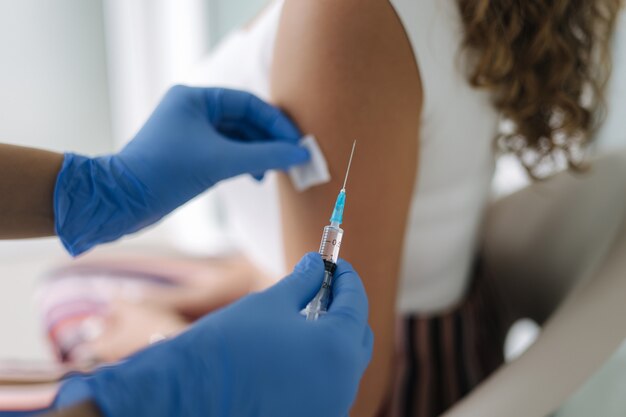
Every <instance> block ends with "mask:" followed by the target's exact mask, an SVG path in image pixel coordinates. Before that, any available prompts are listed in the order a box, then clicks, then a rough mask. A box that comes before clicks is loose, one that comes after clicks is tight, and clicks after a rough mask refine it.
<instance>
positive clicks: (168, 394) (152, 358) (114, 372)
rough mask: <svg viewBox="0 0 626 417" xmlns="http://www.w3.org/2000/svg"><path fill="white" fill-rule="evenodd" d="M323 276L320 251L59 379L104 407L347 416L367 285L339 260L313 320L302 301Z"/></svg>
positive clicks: (67, 399) (359, 365)
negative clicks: (152, 341)
mask: <svg viewBox="0 0 626 417" xmlns="http://www.w3.org/2000/svg"><path fill="white" fill-rule="evenodd" d="M323 276H324V265H323V263H322V260H321V258H320V256H319V255H318V254H316V253H310V254H308V255H306V256H305V257H304V258H303V259H302V260H301V261H300V263H299V264H298V265H297V266H296V268H295V270H294V272H293V273H292V274H291V275H290V276H288V277H287V278H285V279H284V280H283V281H281V282H279V283H278V284H276V285H275V286H274V287H272V288H270V289H268V290H266V291H264V292H262V293H258V294H253V295H250V296H248V297H245V298H243V299H241V300H240V301H238V302H236V303H234V304H232V305H231V306H229V307H227V308H224V309H222V310H220V311H218V312H216V313H214V314H210V315H208V316H205V317H204V318H203V319H202V320H201V321H199V322H198V323H196V324H195V325H194V326H193V327H192V328H191V329H190V330H188V331H187V332H185V333H183V334H182V335H180V336H179V337H177V338H175V339H172V340H169V341H166V342H161V343H159V344H157V345H153V346H152V347H150V348H148V349H146V350H144V351H143V352H140V353H138V354H136V355H135V356H133V357H131V358H130V359H129V360H128V361H126V362H124V363H122V364H119V365H117V366H112V367H109V368H105V369H102V370H100V371H98V372H96V373H95V374H94V375H92V376H88V377H76V378H74V379H72V380H70V381H68V382H67V383H66V384H65V385H64V386H63V387H62V389H61V391H60V393H59V395H58V397H57V400H56V407H58V408H60V407H63V406H68V405H72V404H75V403H77V402H79V401H84V400H86V399H91V400H93V401H95V403H96V405H97V406H98V407H99V408H100V410H101V411H102V412H103V414H104V415H105V416H106V417H121V416H136V417H143V416H145V417H148V416H149V417H160V416H163V417H171V416H179V417H217V416H220V417H222V416H224V417H226V416H237V417H247V416H268V417H281V416H285V417H294V416H298V417H308V416H311V417H322V416H323V417H344V416H346V415H347V413H348V410H349V408H350V405H351V404H352V402H353V401H354V398H355V395H356V392H357V388H358V384H359V380H360V379H361V376H362V374H363V372H364V371H365V368H366V367H367V364H368V363H369V360H370V357H371V353H372V343H373V336H372V331H371V329H370V327H369V326H368V324H367V314H368V307H367V297H366V295H365V290H364V288H363V285H362V283H361V281H360V279H359V277H358V275H357V274H356V272H355V271H354V270H353V269H352V266H351V265H350V264H348V263H347V262H345V261H340V262H339V263H338V265H337V270H336V272H335V281H334V286H333V303H332V304H331V306H330V309H329V311H328V314H326V315H324V316H323V317H322V318H320V319H319V320H318V321H306V320H305V318H304V317H303V316H302V315H301V314H300V310H301V309H302V308H303V307H305V306H306V304H307V303H308V302H309V301H310V300H311V298H313V296H314V295H315V294H316V292H317V290H318V289H319V287H320V285H321V283H322V278H323Z"/></svg>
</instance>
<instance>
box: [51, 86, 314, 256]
mask: <svg viewBox="0 0 626 417" xmlns="http://www.w3.org/2000/svg"><path fill="white" fill-rule="evenodd" d="M300 136H301V135H300V132H299V131H298V129H297V128H296V127H295V126H294V124H293V123H292V122H291V121H290V120H289V119H288V118H287V117H286V116H285V115H284V114H283V113H282V112H281V111H280V110H278V109H277V108H275V107H273V106H271V105H269V104H267V103H265V102H263V101H262V100H260V99H259V98H257V97H255V96H253V95H251V94H248V93H245V92H243V91H236V90H227V89H221V88H192V87H184V86H177V87H173V88H172V89H170V91H169V92H168V93H167V94H166V95H165V97H164V98H163V100H162V101H161V103H160V104H159V105H158V107H157V108H156V109H155V111H154V113H153V114H152V115H151V116H150V118H149V119H148V121H147V122H146V124H145V125H144V126H143V127H142V129H141V130H140V131H139V133H137V135H136V136H135V138H134V139H133V140H132V141H131V142H130V143H129V144H128V145H127V146H126V147H125V148H124V149H123V150H122V151H121V152H119V153H118V154H114V155H109V156H104V157H99V158H87V157H84V156H80V155H75V154H66V156H65V160H64V163H63V166H62V168H61V171H60V173H59V176H58V179H57V184H56V188H55V197H54V209H55V227H56V232H57V235H58V236H59V237H60V238H61V241H62V242H63V244H64V246H65V247H66V249H67V250H68V251H69V252H70V253H71V254H72V255H78V254H80V253H82V252H84V251H86V250H88V249H90V248H91V247H92V246H94V245H96V244H98V243H103V242H110V241H113V240H116V239H118V238H120V237H121V236H123V235H125V234H128V233H132V232H135V231H137V230H139V229H141V228H143V227H146V226H148V225H150V224H152V223H154V222H156V221H158V220H159V219H161V218H162V217H163V216H165V215H167V214H168V213H170V212H171V211H172V210H174V209H176V208H177V207H178V206H180V205H182V204H184V203H186V202H187V201H189V200H190V199H192V198H194V197H195V196H197V195H198V194H200V193H202V192H203V191H205V190H206V189H207V188H209V187H211V186H213V185H214V184H215V183H217V182H219V181H221V180H224V179H227V178H230V177H233V176H236V175H240V174H244V173H249V174H252V175H254V176H255V177H257V178H259V177H261V176H262V175H263V173H264V172H265V171H267V170H269V169H286V168H288V167H290V166H293V165H297V164H301V163H303V162H306V161H307V160H308V159H309V158H310V156H309V154H308V151H307V150H306V149H304V148H302V147H300V146H298V145H297V142H298V140H299V138H300Z"/></svg>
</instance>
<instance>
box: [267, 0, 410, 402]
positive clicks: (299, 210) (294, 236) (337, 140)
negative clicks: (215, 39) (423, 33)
mask: <svg viewBox="0 0 626 417" xmlns="http://www.w3.org/2000/svg"><path fill="white" fill-rule="evenodd" d="M271 92H272V98H273V100H274V101H275V102H276V103H277V104H278V105H279V106H281V107H282V108H284V109H285V110H286V111H287V112H288V113H289V114H290V115H291V116H292V117H293V118H294V120H295V121H296V122H297V123H298V125H299V126H300V128H301V129H302V131H304V132H306V133H313V134H315V136H316V137H317V139H318V142H319V144H320V147H321V148H322V150H323V152H324V155H325V156H326V159H327V161H328V164H329V168H330V171H331V176H332V180H331V182H330V183H328V184H325V185H323V186H319V187H314V188H312V189H310V190H307V191H306V192H303V193H297V192H296V191H295V190H294V189H293V187H292V186H291V184H290V183H289V181H288V180H287V179H286V177H282V178H281V179H280V186H279V187H280V199H281V209H282V222H283V235H284V236H283V237H284V241H285V248H286V249H285V250H286V259H287V261H288V263H289V265H287V266H288V267H291V266H293V264H295V262H296V261H297V259H299V258H300V257H301V256H302V254H303V253H304V252H306V251H311V250H317V248H318V247H319V240H320V237H321V231H322V228H323V226H324V225H326V224H327V223H328V219H329V217H330V214H331V211H332V207H333V203H334V199H335V197H336V195H337V192H338V191H339V189H340V188H341V185H342V181H343V176H344V172H345V169H346V164H347V161H348V157H349V154H350V148H351V146H352V142H353V140H355V139H356V140H357V145H356V151H355V155H354V160H353V162H352V168H351V172H350V178H349V181H348V184H347V187H346V188H347V202H346V209H345V216H344V220H345V224H344V226H342V227H343V228H344V230H345V237H344V239H343V244H342V251H341V256H342V257H343V258H345V259H347V260H349V261H351V262H352V263H353V265H354V266H355V268H356V269H357V271H358V272H359V274H360V276H361V278H362V279H363V281H364V283H365V286H366V289H367V291H368V295H369V298H370V324H371V325H372V328H373V329H374V333H375V335H376V346H375V353H374V359H373V361H372V364H371V366H370V369H369V370H368V374H370V375H372V376H371V377H369V382H368V377H367V376H366V379H365V380H364V381H363V383H362V384H361V391H364V392H367V391H371V392H367V393H366V394H364V396H362V397H361V398H360V400H359V402H361V401H362V402H363V404H367V405H362V406H361V407H359V406H357V409H356V410H357V413H358V410H359V409H364V410H365V409H369V408H370V407H373V406H377V405H379V403H380V401H381V398H382V395H384V393H385V392H386V384H385V383H384V381H386V379H387V378H388V376H389V371H390V363H391V352H392V349H393V346H392V345H393V343H392V341H393V331H394V328H393V326H394V318H395V299H396V291H397V281H398V274H399V267H400V261H401V255H402V245H403V240H404V233H405V228H406V224H407V216H408V209H409V204H410V201H411V196H412V194H413V190H414V183H415V178H416V171H417V159H418V130H419V129H418V127H419V115H420V111H421V102H422V95H421V84H420V79H419V73H418V70H417V66H416V63H415V59H414V56H413V53H412V49H411V46H410V44H409V41H408V39H407V37H406V35H405V32H404V29H403V27H402V25H401V23H400V21H399V19H398V17H397V16H396V15H395V12H394V11H393V9H392V8H391V5H390V4H389V3H388V2H387V1H380V0H287V1H286V2H285V5H284V9H283V14H282V17H281V22H280V26H279V30H278V37H277V41H276V48H275V56H274V61H273V66H272V77H271ZM374 376H375V379H376V380H375V381H374V380H373V379H372V378H374ZM372 411H375V410H372Z"/></svg>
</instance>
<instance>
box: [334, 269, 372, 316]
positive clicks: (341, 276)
mask: <svg viewBox="0 0 626 417" xmlns="http://www.w3.org/2000/svg"><path fill="white" fill-rule="evenodd" d="M368 311H369V305H368V301H367V294H366V293H365V287H363V283H362V282H361V278H359V275H358V274H357V273H356V271H355V270H354V268H353V267H352V265H350V263H349V262H347V261H345V260H343V259H340V260H339V261H338V262H337V269H336V270H335V277H334V281H333V301H332V303H331V304H330V308H329V309H328V317H327V318H328V319H329V320H332V319H333V318H334V317H337V318H345V317H348V318H350V319H352V320H353V322H354V323H355V324H356V325H358V326H364V325H365V324H366V323H367V316H368Z"/></svg>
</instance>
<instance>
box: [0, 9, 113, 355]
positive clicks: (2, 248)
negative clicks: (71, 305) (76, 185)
mask: <svg viewBox="0 0 626 417" xmlns="http://www.w3.org/2000/svg"><path fill="white" fill-rule="evenodd" d="M107 91H108V89H107V74H106V63H105V48H104V31H103V24H102V3H101V0H55V1H41V0H0V141H1V142H5V143H7V142H8V143H14V144H19V145H28V146H38V147H43V148H48V149H53V150H57V151H66V150H73V151H78V152H82V153H89V154H94V153H103V152H108V151H109V150H110V149H111V148H112V143H113V142H112V138H111V129H110V123H109V98H108V92H107ZM0 198H5V196H0ZM57 257H58V258H61V259H65V257H66V255H65V254H64V253H63V251H62V250H61V248H60V245H59V244H58V243H57V242H56V240H54V239H40V240H36V241H28V242H12V241H0V334H1V335H2V336H0V360H2V359H7V358H21V359H45V358H47V356H48V351H47V350H46V349H45V346H44V344H43V343H42V341H41V340H42V333H41V332H40V330H39V320H38V319H37V314H36V308H35V306H34V304H33V299H32V294H33V292H34V290H35V288H36V282H37V279H38V277H39V276H41V274H42V273H43V272H44V271H45V270H46V269H47V268H49V266H50V263H51V262H54V259H55V258H57Z"/></svg>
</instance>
